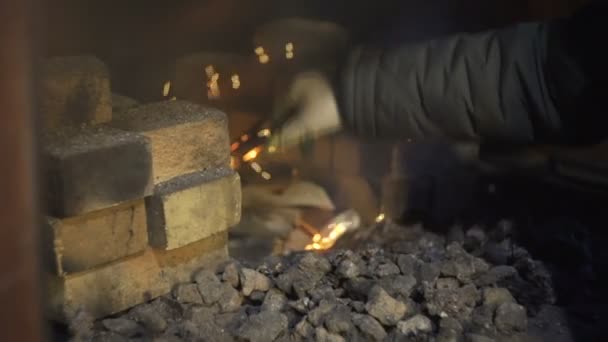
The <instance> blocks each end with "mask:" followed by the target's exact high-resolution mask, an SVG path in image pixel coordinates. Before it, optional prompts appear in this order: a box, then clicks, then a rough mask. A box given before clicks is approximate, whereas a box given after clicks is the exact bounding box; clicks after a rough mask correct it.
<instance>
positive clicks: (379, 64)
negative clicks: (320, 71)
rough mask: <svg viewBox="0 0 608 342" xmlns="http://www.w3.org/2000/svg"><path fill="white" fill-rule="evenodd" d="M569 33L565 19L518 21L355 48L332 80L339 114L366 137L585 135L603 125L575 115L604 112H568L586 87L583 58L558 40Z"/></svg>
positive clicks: (551, 138) (527, 139) (535, 138)
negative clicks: (384, 45) (379, 46)
mask: <svg viewBox="0 0 608 342" xmlns="http://www.w3.org/2000/svg"><path fill="white" fill-rule="evenodd" d="M604 13H605V12H604ZM573 31H575V28H573V27H572V25H571V23H570V22H568V21H566V22H557V21H556V22H548V23H527V24H519V25H516V26H513V27H509V28H506V29H501V30H495V31H490V32H485V33H479V34H460V35H456V36H452V37H447V38H444V39H439V40H434V41H428V42H422V43H416V44H408V45H404V46H400V47H398V48H393V49H374V48H366V47H362V48H358V49H356V50H354V51H353V52H352V53H351V54H350V56H349V57H348V59H347V63H346V64H345V65H344V66H343V69H342V72H341V76H340V79H339V86H338V90H337V91H338V102H339V106H340V109H341V113H342V116H343V120H344V122H345V124H346V126H347V127H349V128H351V129H352V130H353V131H354V132H355V133H357V134H359V135H361V136H369V137H398V138H403V139H407V138H411V139H421V138H440V137H446V138H451V139H458V140H474V141H479V142H481V143H511V144H529V143H539V142H542V143H550V142H567V141H571V140H572V141H576V140H577V139H578V138H580V137H581V136H583V137H586V138H597V137H595V136H594V137H591V136H590V135H593V134H595V135H602V134H606V133H605V132H606V129H605V127H606V126H604V128H603V129H602V130H601V131H598V132H587V131H583V130H584V129H588V130H590V129H591V130H592V129H593V128H594V127H596V124H600V122H599V121H597V122H595V123H593V124H586V125H580V124H579V121H581V120H591V122H593V120H600V121H601V120H603V122H604V123H605V122H606V119H605V117H606V116H608V113H605V114H604V113H602V116H599V115H600V114H597V115H596V114H594V113H590V112H588V111H587V112H586V113H585V114H584V115H581V116H580V117H579V115H578V113H577V109H579V110H580V108H577V103H578V102H580V99H582V98H583V95H582V94H583V93H585V92H586V89H588V88H589V87H592V85H591V81H590V80H589V76H588V72H586V71H585V70H584V68H583V67H582V66H581V64H583V63H584V62H585V58H577V57H576V56H573V53H572V50H573V49H574V50H576V52H577V53H578V54H579V55H580V54H581V47H580V46H572V44H571V41H569V40H568V39H571V40H574V41H576V38H577V37H576V35H577V34H580V33H574V32H573ZM583 31H584V30H583ZM600 49H604V48H603V47H602V48H600ZM588 52H589V51H587V53H588ZM579 57H580V56H579ZM605 63H606V62H605ZM605 81H606V80H605V79H604V82H605ZM603 89H605V86H604V88H603ZM605 96H608V93H606V94H605ZM587 100H589V99H587ZM588 105H589V104H587V106H588ZM593 115H596V116H594V117H592V116H593ZM587 123H589V121H587ZM583 126H584V127H583Z"/></svg>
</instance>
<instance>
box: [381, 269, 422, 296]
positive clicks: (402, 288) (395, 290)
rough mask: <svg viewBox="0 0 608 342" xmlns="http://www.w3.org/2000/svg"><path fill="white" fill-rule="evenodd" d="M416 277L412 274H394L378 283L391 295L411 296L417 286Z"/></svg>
mask: <svg viewBox="0 0 608 342" xmlns="http://www.w3.org/2000/svg"><path fill="white" fill-rule="evenodd" d="M416 284H417V281H416V278H415V277H414V276H412V275H409V274H408V275H392V276H388V277H384V278H382V279H380V280H379V281H378V285H380V286H382V288H383V289H385V290H386V292H388V293H389V294H390V295H391V296H393V297H397V296H403V297H409V295H410V294H411V293H412V291H413V290H414V288H415V287H416Z"/></svg>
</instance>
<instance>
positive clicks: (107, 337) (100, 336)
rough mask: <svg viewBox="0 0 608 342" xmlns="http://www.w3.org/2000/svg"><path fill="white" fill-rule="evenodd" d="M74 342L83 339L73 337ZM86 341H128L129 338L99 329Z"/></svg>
mask: <svg viewBox="0 0 608 342" xmlns="http://www.w3.org/2000/svg"><path fill="white" fill-rule="evenodd" d="M74 341H75V342H79V341H83V340H79V339H76V338H75V339H74ZM86 341H91V342H129V339H128V338H126V337H122V336H121V335H119V334H117V333H115V332H111V331H101V332H98V333H96V334H95V335H93V336H91V337H90V338H89V339H87V340H86Z"/></svg>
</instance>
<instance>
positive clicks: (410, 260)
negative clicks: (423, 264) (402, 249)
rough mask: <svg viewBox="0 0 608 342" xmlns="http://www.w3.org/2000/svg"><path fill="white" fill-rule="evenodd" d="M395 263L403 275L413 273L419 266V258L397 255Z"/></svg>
mask: <svg viewBox="0 0 608 342" xmlns="http://www.w3.org/2000/svg"><path fill="white" fill-rule="evenodd" d="M397 265H399V269H400V270H401V273H402V274H404V275H415V274H416V272H417V271H418V268H419V267H420V260H418V259H416V257H414V256H413V255H399V257H398V258H397Z"/></svg>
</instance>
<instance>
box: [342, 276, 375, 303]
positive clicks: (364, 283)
mask: <svg viewBox="0 0 608 342" xmlns="http://www.w3.org/2000/svg"><path fill="white" fill-rule="evenodd" d="M343 286H344V289H345V290H346V291H347V292H348V295H349V297H350V298H352V299H356V300H366V299H367V295H368V293H369V291H370V290H371V288H372V287H373V286H374V282H373V281H372V280H371V279H366V278H361V277H359V278H353V279H349V280H347V281H346V282H345V283H344V285H343Z"/></svg>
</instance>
